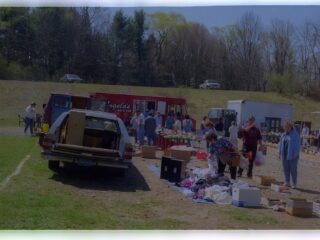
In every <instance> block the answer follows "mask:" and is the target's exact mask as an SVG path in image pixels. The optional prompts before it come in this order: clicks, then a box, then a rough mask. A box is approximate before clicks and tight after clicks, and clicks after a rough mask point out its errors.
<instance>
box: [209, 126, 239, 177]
mask: <svg viewBox="0 0 320 240" xmlns="http://www.w3.org/2000/svg"><path fill="white" fill-rule="evenodd" d="M206 140H207V141H208V142H209V143H210V155H211V156H210V157H209V159H212V155H214V156H215V158H216V159H217V161H218V174H219V175H220V176H223V175H224V171H225V168H226V165H227V164H228V165H229V170H230V175H231V179H234V180H235V179H236V175H237V167H234V166H232V162H231V156H232V154H233V153H234V152H235V149H234V147H233V145H232V143H231V142H229V141H228V140H227V139H225V138H219V139H218V136H217V135H216V134H215V133H213V132H211V133H209V134H208V135H207V136H206ZM210 164H211V165H213V164H212V163H210V162H209V163H208V165H209V166H210Z"/></svg>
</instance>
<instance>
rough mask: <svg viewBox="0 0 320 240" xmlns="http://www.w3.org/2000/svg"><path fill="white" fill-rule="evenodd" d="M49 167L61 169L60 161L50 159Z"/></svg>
mask: <svg viewBox="0 0 320 240" xmlns="http://www.w3.org/2000/svg"><path fill="white" fill-rule="evenodd" d="M48 167H49V169H50V170H52V171H54V172H58V171H59V170H60V167H59V161H48Z"/></svg>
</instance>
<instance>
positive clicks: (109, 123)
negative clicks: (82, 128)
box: [86, 117, 118, 132]
mask: <svg viewBox="0 0 320 240" xmlns="http://www.w3.org/2000/svg"><path fill="white" fill-rule="evenodd" d="M86 128H91V129H98V130H105V131H112V132H118V125H117V123H116V121H113V120H110V119H105V118H97V117H87V118H86Z"/></svg>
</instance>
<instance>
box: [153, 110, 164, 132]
mask: <svg viewBox="0 0 320 240" xmlns="http://www.w3.org/2000/svg"><path fill="white" fill-rule="evenodd" d="M154 118H155V120H156V124H157V128H161V127H162V116H161V114H160V112H157V114H156V116H155V117H154Z"/></svg>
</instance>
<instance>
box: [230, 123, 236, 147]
mask: <svg viewBox="0 0 320 240" xmlns="http://www.w3.org/2000/svg"><path fill="white" fill-rule="evenodd" d="M229 133H230V137H229V141H230V142H231V143H232V145H233V147H234V148H237V149H238V128H237V126H236V122H235V121H232V122H231V126H230V127H229Z"/></svg>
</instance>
